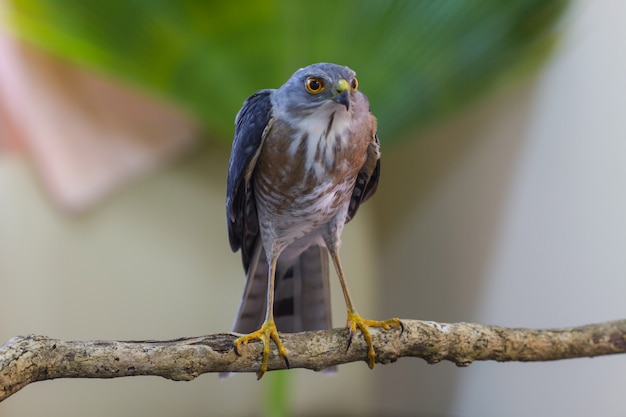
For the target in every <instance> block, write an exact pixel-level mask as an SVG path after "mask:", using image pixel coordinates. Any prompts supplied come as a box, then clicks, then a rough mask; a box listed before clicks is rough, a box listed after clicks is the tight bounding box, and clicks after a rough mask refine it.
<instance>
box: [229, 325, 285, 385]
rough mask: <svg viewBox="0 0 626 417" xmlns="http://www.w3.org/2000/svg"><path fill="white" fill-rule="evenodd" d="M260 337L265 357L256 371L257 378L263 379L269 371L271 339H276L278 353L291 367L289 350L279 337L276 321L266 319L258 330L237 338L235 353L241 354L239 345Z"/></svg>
mask: <svg viewBox="0 0 626 417" xmlns="http://www.w3.org/2000/svg"><path fill="white" fill-rule="evenodd" d="M254 339H258V340H260V341H261V342H263V359H262V360H261V369H259V371H258V372H257V373H256V376H257V379H261V377H262V376H263V374H264V373H265V371H267V362H268V360H269V357H270V339H272V340H273V341H274V343H275V344H276V347H277V348H278V353H279V354H280V356H281V358H283V359H284V360H285V365H287V368H289V359H287V350H286V349H285V347H284V346H283V343H282V342H281V341H280V338H279V337H278V330H277V329H276V323H274V321H266V322H265V323H263V325H262V326H261V328H260V329H259V330H257V331H256V332H252V333H249V334H247V335H245V336H241V337H239V338H237V339H235V342H234V343H235V353H237V354H239V347H240V346H241V345H242V344H243V345H247V344H248V342H249V341H250V340H254Z"/></svg>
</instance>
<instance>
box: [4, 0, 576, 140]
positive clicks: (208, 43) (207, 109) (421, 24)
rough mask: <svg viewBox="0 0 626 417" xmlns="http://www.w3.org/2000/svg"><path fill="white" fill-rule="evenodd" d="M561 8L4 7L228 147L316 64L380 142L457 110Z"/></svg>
mask: <svg viewBox="0 0 626 417" xmlns="http://www.w3.org/2000/svg"><path fill="white" fill-rule="evenodd" d="M567 3H568V2H567V0H509V1H506V2H502V1H499V0H468V1H447V0H430V1H426V0H424V1H410V0H405V1H378V0H346V1H333V0H321V1H317V2H314V3H311V2H299V1H291V0H239V1H233V2H217V1H206V2H203V1H196V0H179V1H175V2H168V1H156V0H134V1H120V0H113V1H84V0H12V2H11V6H10V8H9V12H10V13H9V17H10V19H11V22H12V23H13V28H14V30H15V31H16V33H18V34H19V35H20V36H21V37H22V38H23V39H25V40H27V41H29V42H32V43H34V44H36V45H38V46H39V47H41V48H43V49H45V50H47V51H49V52H51V53H53V54H55V55H57V56H60V57H62V58H64V59H67V60H70V61H73V62H76V63H79V64H81V65H85V66H88V67H91V68H95V69H98V70H100V71H104V72H107V73H110V74H113V75H115V76H118V77H121V78H123V79H125V80H127V81H130V82H133V83H136V84H139V85H141V86H142V87H144V88H147V89H150V90H152V91H153V92H156V93H157V94H159V95H162V96H165V97H168V98H171V99H173V100H175V101H177V102H178V103H180V104H182V105H183V106H185V107H186V108H188V109H189V110H191V112H192V113H193V114H195V115H196V117H197V118H198V119H199V120H201V121H202V122H203V123H204V125H205V127H206V128H207V129H208V130H210V131H212V132H213V133H216V134H217V135H218V136H220V137H222V138H224V139H225V140H230V137H231V134H232V129H233V118H234V115H235V113H236V112H237V110H238V109H239V107H240V106H241V103H242V102H243V100H244V99H245V98H246V97H247V96H248V95H250V94H251V93H252V92H254V91H256V90H258V89H261V88H270V87H274V88H275V87H278V86H280V84H282V83H283V82H284V81H285V80H286V79H287V78H288V77H289V75H290V74H291V73H292V72H293V71H294V70H295V69H297V68H299V67H302V66H305V65H308V64H310V63H312V62H317V61H329V62H335V63H339V64H344V65H348V66H350V67H352V68H353V69H355V70H356V71H357V73H358V74H359V80H360V85H361V88H362V90H363V91H364V92H365V93H366V94H367V95H368V96H369V98H370V102H371V104H372V108H373V111H374V113H375V114H376V115H377V117H378V119H379V122H380V123H379V124H380V136H381V138H382V139H383V140H385V141H386V142H393V141H395V140H399V139H402V138H405V137H407V135H406V134H407V133H408V132H411V131H414V130H415V129H419V128H420V127H423V126H425V125H426V124H428V123H430V122H432V121H433V120H438V119H441V118H442V117H443V116H445V115H447V114H449V113H450V112H451V111H454V110H456V109H459V108H461V107H462V106H464V105H466V104H468V103H470V102H471V101H472V100H474V99H476V98H477V97H479V96H480V95H481V94H483V93H484V92H485V91H489V90H490V88H491V87H493V86H494V85H497V84H498V83H499V82H501V81H502V80H503V79H506V78H507V76H510V75H511V74H518V73H520V69H522V70H527V69H531V68H536V67H537V64H538V63H540V62H542V60H543V58H544V57H545V56H546V55H547V52H548V51H549V50H550V49H551V46H552V45H553V44H554V40H555V39H556V38H557V32H556V27H557V26H556V23H557V22H558V18H559V16H560V15H561V14H562V11H563V10H564V9H565V7H566V5H567Z"/></svg>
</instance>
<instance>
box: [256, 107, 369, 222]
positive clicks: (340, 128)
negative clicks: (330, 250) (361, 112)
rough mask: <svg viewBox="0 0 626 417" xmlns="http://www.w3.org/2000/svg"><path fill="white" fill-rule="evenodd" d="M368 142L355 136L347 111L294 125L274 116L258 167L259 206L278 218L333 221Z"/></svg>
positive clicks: (349, 192)
mask: <svg viewBox="0 0 626 417" xmlns="http://www.w3.org/2000/svg"><path fill="white" fill-rule="evenodd" d="M340 110H342V109H338V110H337V112H339V111H340ZM344 113H347V112H345V111H344ZM368 143H369V142H368V140H367V138H362V139H361V138H355V137H354V135H353V134H352V129H351V126H350V120H349V119H348V117H347V115H336V114H335V115H332V114H328V115H326V116H325V117H321V116H319V115H318V116H317V117H315V116H312V117H308V118H306V119H305V120H303V121H302V122H301V123H299V124H297V125H295V126H294V125H293V124H289V123H285V122H281V121H277V120H275V121H274V123H273V125H272V129H271V131H270V132H268V135H267V137H266V138H265V142H264V144H263V148H262V150H261V154H260V156H259V159H258V161H257V165H256V167H255V172H254V182H255V194H256V199H257V205H260V206H261V207H259V208H260V209H261V210H265V211H267V212H268V213H271V214H272V215H273V216H288V217H293V218H296V219H298V218H300V219H302V220H303V221H304V220H306V221H309V220H311V217H314V218H315V219H319V221H321V222H325V221H328V219H329V218H330V217H332V216H334V215H335V214H336V213H337V212H338V211H339V210H340V208H341V207H342V206H343V205H345V204H348V203H349V201H350V197H351V195H352V190H353V188H354V183H355V180H356V176H357V174H358V172H359V170H360V168H361V167H362V166H363V163H364V162H365V158H366V156H367V146H368ZM316 222H317V221H316Z"/></svg>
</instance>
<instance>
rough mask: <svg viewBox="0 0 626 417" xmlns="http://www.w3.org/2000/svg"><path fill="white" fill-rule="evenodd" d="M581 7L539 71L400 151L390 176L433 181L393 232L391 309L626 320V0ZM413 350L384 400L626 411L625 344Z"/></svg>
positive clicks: (415, 407)
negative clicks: (520, 357)
mask: <svg viewBox="0 0 626 417" xmlns="http://www.w3.org/2000/svg"><path fill="white" fill-rule="evenodd" d="M575 6H576V7H574V8H573V10H572V11H571V14H570V18H569V19H567V20H566V21H565V25H564V29H565V34H564V38H563V40H562V44H561V45H560V47H559V49H558V50H557V52H556V53H555V55H554V56H553V57H552V59H551V60H550V62H549V63H548V65H547V67H546V68H545V69H544V70H543V71H542V73H541V75H540V76H539V77H538V78H537V79H536V80H533V81H531V82H529V83H527V84H525V85H522V86H518V87H517V89H515V90H513V91H508V92H507V93H503V94H500V95H499V96H497V97H493V98H491V99H490V100H489V101H488V102H486V103H484V104H483V106H481V107H479V108H478V109H475V110H473V111H472V112H471V113H468V114H465V115H463V116H460V117H459V118H457V120H456V121H455V122H454V123H452V125H451V126H446V127H443V128H438V129H435V130H434V131H432V132H428V133H427V134H425V135H424V137H423V140H422V142H421V143H418V144H412V145H409V146H408V147H407V148H406V149H404V148H403V149H399V150H393V151H391V152H388V153H387V154H386V155H385V156H387V157H388V158H387V161H388V162H387V164H386V165H385V167H386V169H387V173H388V176H389V177H391V178H390V179H389V181H390V182H391V181H395V182H402V181H404V183H405V184H410V183H412V184H415V183H418V185H420V187H421V190H420V191H419V193H418V194H419V196H418V197H412V200H411V201H412V206H411V209H410V210H408V209H406V208H405V209H403V211H405V212H410V213H411V215H406V216H405V217H403V219H402V221H401V222H397V223H395V224H394V223H392V224H389V225H388V230H387V229H386V230H385V231H384V233H383V234H384V236H385V239H386V241H387V242H388V244H387V245H386V247H385V251H384V261H383V265H382V274H383V276H385V282H386V283H387V285H388V289H387V291H385V293H384V294H385V295H384V298H389V299H393V300H394V302H395V303H396V305H395V306H394V307H387V308H386V312H387V313H388V314H396V313H395V312H394V310H395V311H397V310H398V309H400V310H401V311H400V312H398V313H397V314H399V315H400V316H402V317H412V318H422V319H432V320H440V321H477V322H481V323H486V324H499V325H505V326H523V327H556V326H574V325H582V324H587V323H591V322H597V321H604V320H614V319H619V318H626V302H625V300H626V53H625V49H624V46H623V41H624V39H626V26H625V25H624V24H623V22H624V21H626V2H622V1H586V2H579V3H577V4H575ZM407 154H408V155H411V154H412V156H411V157H410V158H411V159H412V163H413V164H414V165H413V166H411V165H410V164H411V162H410V161H409V160H407V158H409V157H407V156H406V155H407ZM394 158H396V159H397V160H398V161H400V162H399V163H396V162H394V161H393V159H394ZM390 159H392V161H391V162H389V160H390ZM433 161H435V162H433ZM428 164H430V165H431V166H430V167H428ZM424 166H426V168H424ZM394 168H396V169H397V170H399V171H400V172H389V171H390V170H394ZM424 176H426V177H428V179H427V180H426V181H425V184H419V183H420V182H424V180H423V177H424ZM416 177H419V178H420V179H415V180H414V179H413V178H416ZM398 195H399V196H400V197H397V196H398ZM402 195H403V194H402V192H400V191H396V197H397V198H402ZM388 198H389V199H387V200H386V201H385V202H384V204H385V207H380V208H381V212H382V213H386V212H387V211H389V212H392V211H393V210H394V208H393V198H394V192H392V191H390V192H389V195H388ZM405 200H406V198H404V201H405ZM389 206H392V207H391V208H390V207H389ZM398 302H400V303H401V305H400V306H398ZM400 363H401V364H402V365H400V366H398V365H395V368H394V367H387V368H386V369H385V370H384V371H383V372H384V376H383V379H382V381H381V382H382V383H381V390H382V391H383V392H382V395H383V396H384V397H386V398H388V399H389V401H385V403H384V404H383V405H381V406H380V407H379V408H380V409H381V412H385V413H390V414H398V415H402V414H406V415H441V416H459V417H460V416H463V417H465V416H467V417H473V416H476V417H478V416H481V417H486V416H494V417H495V416H529V415H532V416H554V415H567V416H590V415H603V416H618V415H624V414H626V405H625V404H624V401H623V398H624V392H625V391H626V380H625V379H624V375H625V373H626V362H625V359H624V357H623V356H613V357H603V358H596V359H576V360H567V361H561V362H554V363H538V364H497V363H476V364H474V365H472V366H470V367H469V368H467V369H458V368H455V367H454V366H453V365H450V364H438V365H434V366H429V365H426V364H424V363H422V362H417V361H409V360H406V361H405V362H400ZM392 383H395V384H394V385H393V386H392V385H391V384H392Z"/></svg>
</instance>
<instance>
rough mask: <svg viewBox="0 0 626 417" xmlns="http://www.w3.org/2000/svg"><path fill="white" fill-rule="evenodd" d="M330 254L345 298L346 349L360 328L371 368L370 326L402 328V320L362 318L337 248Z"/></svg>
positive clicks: (372, 349)
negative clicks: (346, 311)
mask: <svg viewBox="0 0 626 417" xmlns="http://www.w3.org/2000/svg"><path fill="white" fill-rule="evenodd" d="M329 252H330V256H331V257H332V259H333V263H334V264H335V269H336V270H337V276H338V277H339V282H340V283H341V289H342V290H343V297H344V298H345V300H346V309H347V310H348V319H347V322H346V327H347V328H349V329H350V336H349V337H348V345H347V346H346V350H347V349H349V348H350V344H352V337H353V336H354V334H355V333H356V329H357V327H358V328H359V330H361V333H362V334H363V338H364V339H365V343H367V348H368V352H367V357H368V359H369V362H368V366H369V367H370V369H371V368H373V367H374V364H375V362H376V352H375V351H374V345H373V343H372V335H371V334H370V331H369V328H370V327H382V328H383V329H385V330H389V329H390V327H391V326H399V327H400V328H402V329H403V326H402V322H401V321H400V319H398V318H392V319H389V320H382V321H378V320H366V319H364V318H362V317H361V316H360V315H359V313H357V312H356V309H355V308H354V304H353V303H352V298H351V297H350V291H349V290H348V285H347V284H346V279H345V276H344V274H343V268H342V266H341V261H340V260H339V253H338V252H337V250H329Z"/></svg>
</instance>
